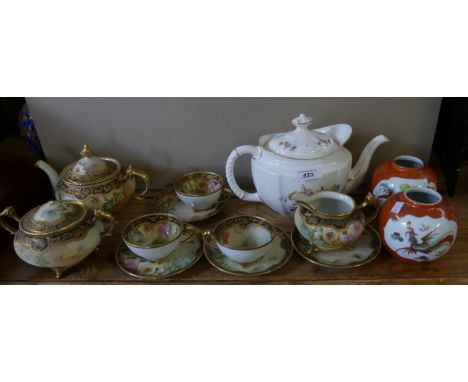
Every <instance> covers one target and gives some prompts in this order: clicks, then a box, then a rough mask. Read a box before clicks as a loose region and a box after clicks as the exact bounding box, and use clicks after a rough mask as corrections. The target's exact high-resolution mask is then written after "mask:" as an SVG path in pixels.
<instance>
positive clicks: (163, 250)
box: [125, 237, 181, 261]
mask: <svg viewBox="0 0 468 382" xmlns="http://www.w3.org/2000/svg"><path fill="white" fill-rule="evenodd" d="M180 240H181V238H180V237H179V238H177V239H176V240H174V241H172V242H171V243H169V244H166V245H163V246H161V247H156V248H138V247H134V246H132V245H131V244H129V243H125V244H126V245H127V247H128V249H129V250H130V251H132V252H133V253H134V254H135V255H137V256H140V257H143V258H144V259H146V260H149V261H156V260H160V259H164V258H165V257H167V256H169V255H170V254H171V253H172V252H174V251H175V249H176V248H177V246H178V245H179V244H180Z"/></svg>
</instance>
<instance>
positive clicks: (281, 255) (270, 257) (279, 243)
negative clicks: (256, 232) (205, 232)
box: [203, 227, 293, 276]
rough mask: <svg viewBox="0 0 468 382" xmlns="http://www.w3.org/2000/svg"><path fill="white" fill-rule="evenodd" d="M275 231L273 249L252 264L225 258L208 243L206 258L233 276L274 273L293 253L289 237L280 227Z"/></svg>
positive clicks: (217, 249) (216, 248) (205, 248)
mask: <svg viewBox="0 0 468 382" xmlns="http://www.w3.org/2000/svg"><path fill="white" fill-rule="evenodd" d="M275 230H276V232H275V238H274V239H273V242H272V246H271V249H270V250H269V251H268V253H266V254H265V255H263V256H262V257H261V258H259V259H258V260H256V261H254V262H252V263H248V264H240V263H237V262H235V261H233V260H231V259H230V258H229V257H227V256H225V255H224V254H223V253H222V252H221V251H220V250H219V248H218V247H217V246H216V245H215V244H209V243H207V242H206V241H205V244H204V246H203V248H204V252H205V257H206V259H207V260H208V261H209V262H210V264H211V265H213V266H214V267H215V268H217V269H218V270H220V271H221V272H225V273H229V274H231V275H242V276H256V275H264V274H267V273H270V272H273V271H275V270H277V269H279V268H281V267H282V266H283V265H284V264H286V263H287V262H288V260H289V259H290V258H291V255H292V253H293V245H292V242H291V238H290V237H289V235H288V234H287V233H286V232H284V231H283V230H282V229H280V228H279V227H275Z"/></svg>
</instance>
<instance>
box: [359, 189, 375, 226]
mask: <svg viewBox="0 0 468 382" xmlns="http://www.w3.org/2000/svg"><path fill="white" fill-rule="evenodd" d="M369 206H370V207H372V208H373V211H372V213H371V214H370V215H369V216H366V221H365V224H366V225H367V224H369V223H370V222H371V221H372V220H374V219H375V218H376V217H377V215H378V214H379V210H380V202H379V199H378V198H377V197H376V196H374V195H373V194H372V193H371V192H369V193H367V195H366V198H365V199H364V201H363V202H362V203H361V204H359V205H358V206H357V207H356V209H358V210H361V209H364V208H366V207H369ZM364 215H365V214H364Z"/></svg>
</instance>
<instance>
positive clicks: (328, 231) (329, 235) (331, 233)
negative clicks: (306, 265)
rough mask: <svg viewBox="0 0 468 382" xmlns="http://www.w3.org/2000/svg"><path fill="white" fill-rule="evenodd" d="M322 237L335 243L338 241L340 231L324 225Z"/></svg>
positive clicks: (327, 241)
mask: <svg viewBox="0 0 468 382" xmlns="http://www.w3.org/2000/svg"><path fill="white" fill-rule="evenodd" d="M322 232H323V233H322V239H323V241H324V242H325V243H328V244H335V243H336V242H337V241H338V238H339V234H338V232H337V231H336V230H335V229H333V228H330V227H323V231H322Z"/></svg>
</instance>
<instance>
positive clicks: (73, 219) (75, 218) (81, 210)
mask: <svg viewBox="0 0 468 382" xmlns="http://www.w3.org/2000/svg"><path fill="white" fill-rule="evenodd" d="M48 203H61V204H68V205H71V206H74V211H71V212H70V213H68V214H67V215H66V216H65V219H64V220H63V221H61V222H60V223H57V224H55V225H51V227H50V228H49V229H47V230H45V229H46V224H45V223H41V222H37V221H35V220H34V215H35V213H36V212H37V210H39V208H41V207H42V206H39V207H36V208H33V209H32V210H30V211H29V212H27V213H26V214H25V215H24V216H23V217H22V218H21V220H20V223H19V227H20V230H21V231H23V232H24V233H25V234H26V235H29V236H39V237H44V236H50V235H58V234H60V233H63V232H66V231H68V230H70V229H72V228H73V227H76V226H77V225H79V224H80V223H81V222H83V221H84V220H85V219H86V216H87V215H88V211H89V210H88V207H86V205H85V204H83V203H82V202H80V201H78V200H67V201H61V202H56V201H51V202H48Z"/></svg>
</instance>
